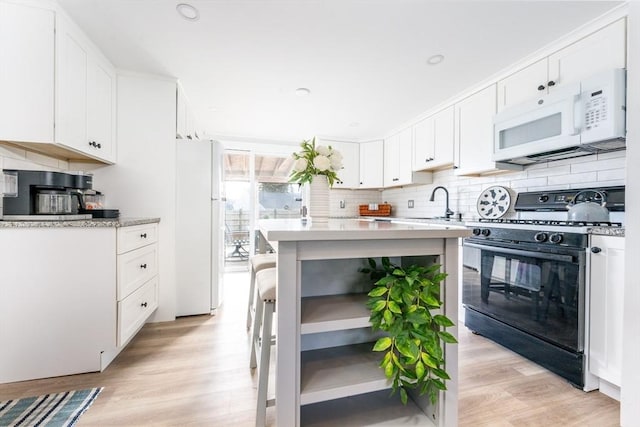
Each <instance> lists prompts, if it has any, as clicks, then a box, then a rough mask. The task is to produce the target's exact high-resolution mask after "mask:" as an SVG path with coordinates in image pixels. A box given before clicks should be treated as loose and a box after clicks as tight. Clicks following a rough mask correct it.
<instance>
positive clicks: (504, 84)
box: [498, 58, 548, 111]
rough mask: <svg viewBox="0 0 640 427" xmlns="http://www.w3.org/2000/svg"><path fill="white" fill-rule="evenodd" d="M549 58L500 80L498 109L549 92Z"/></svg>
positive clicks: (500, 109)
mask: <svg viewBox="0 0 640 427" xmlns="http://www.w3.org/2000/svg"><path fill="white" fill-rule="evenodd" d="M547 82H548V79H547V58H544V59H542V60H540V61H538V62H536V63H534V64H531V65H529V66H528V67H526V68H524V69H522V70H520V71H518V72H516V73H514V74H512V75H510V76H509V77H507V78H505V79H502V80H500V81H499V82H498V111H502V110H503V109H505V108H506V107H510V106H512V105H517V104H520V103H521V102H524V101H526V100H528V99H530V98H533V97H535V96H536V95H538V94H540V93H542V94H546V93H547Z"/></svg>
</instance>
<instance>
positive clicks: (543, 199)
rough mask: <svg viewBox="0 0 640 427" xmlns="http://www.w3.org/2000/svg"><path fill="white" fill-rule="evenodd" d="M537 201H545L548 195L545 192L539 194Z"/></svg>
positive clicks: (547, 199)
mask: <svg viewBox="0 0 640 427" xmlns="http://www.w3.org/2000/svg"><path fill="white" fill-rule="evenodd" d="M538 201H539V202H540V203H546V202H548V201H549V195H547V194H543V195H541V196H540V197H538Z"/></svg>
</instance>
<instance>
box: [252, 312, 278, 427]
mask: <svg viewBox="0 0 640 427" xmlns="http://www.w3.org/2000/svg"><path fill="white" fill-rule="evenodd" d="M274 311H275V302H273V301H265V303H264V314H263V319H262V334H261V336H262V340H261V343H260V367H259V368H258V369H259V370H258V403H257V410H256V427H264V425H265V422H266V418H267V391H268V388H269V359H270V358H271V327H272V324H273V313H274ZM256 317H257V313H256Z"/></svg>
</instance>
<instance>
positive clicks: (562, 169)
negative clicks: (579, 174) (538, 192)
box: [526, 165, 571, 178]
mask: <svg viewBox="0 0 640 427" xmlns="http://www.w3.org/2000/svg"><path fill="white" fill-rule="evenodd" d="M526 172H527V177H529V178H537V177H540V176H552V175H567V174H570V173H571V165H560V166H554V167H546V168H543V169H527V171H526Z"/></svg>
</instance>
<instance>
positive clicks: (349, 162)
mask: <svg viewBox="0 0 640 427" xmlns="http://www.w3.org/2000/svg"><path fill="white" fill-rule="evenodd" d="M322 144H326V145H330V146H331V147H332V148H334V149H336V150H338V151H339V152H340V154H342V169H340V170H339V171H336V173H337V175H338V178H339V180H338V181H336V182H335V183H334V184H333V188H358V187H359V186H360V146H359V144H358V143H356V142H340V141H322Z"/></svg>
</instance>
